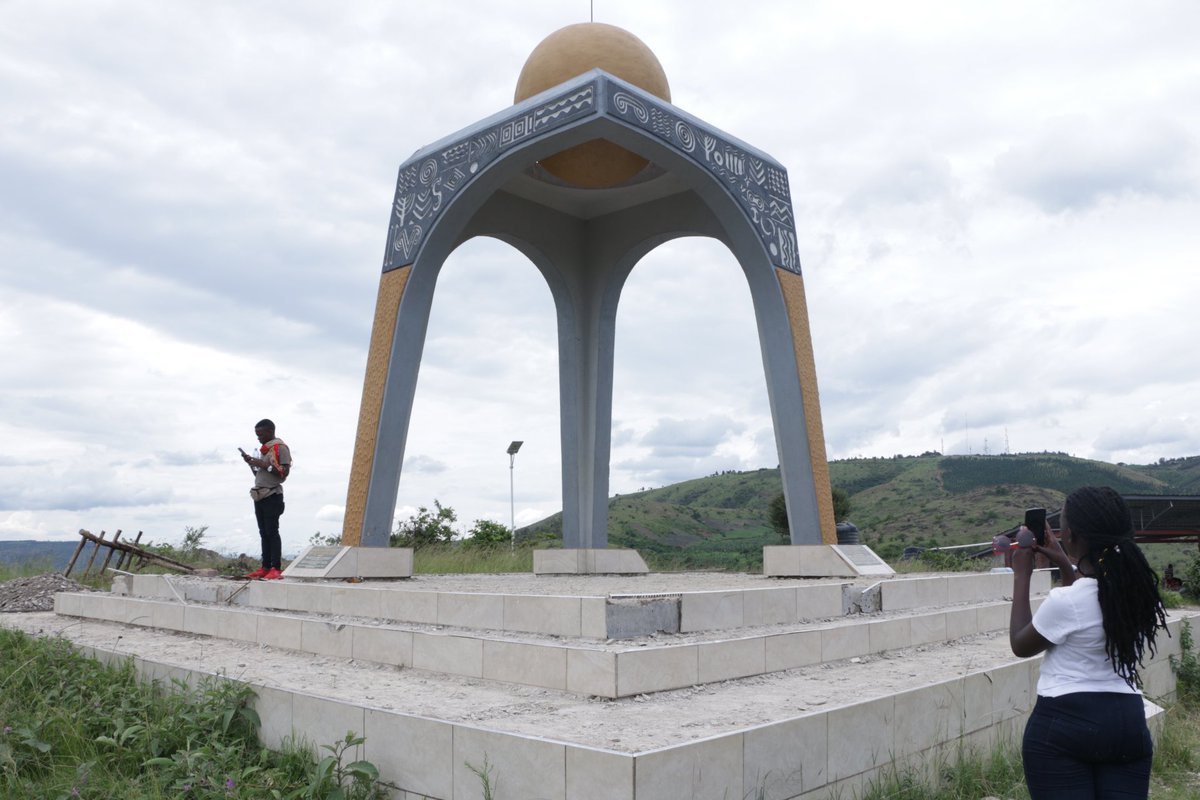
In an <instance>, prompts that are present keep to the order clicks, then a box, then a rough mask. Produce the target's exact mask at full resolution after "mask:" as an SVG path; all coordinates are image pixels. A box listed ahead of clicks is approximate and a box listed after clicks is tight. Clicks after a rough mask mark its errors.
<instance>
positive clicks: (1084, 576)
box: [1009, 486, 1169, 800]
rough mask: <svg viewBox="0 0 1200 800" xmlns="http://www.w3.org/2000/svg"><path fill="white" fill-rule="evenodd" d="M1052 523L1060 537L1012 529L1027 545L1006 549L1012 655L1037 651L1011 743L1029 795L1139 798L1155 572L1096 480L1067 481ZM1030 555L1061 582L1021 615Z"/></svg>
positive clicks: (1058, 799) (1148, 754)
mask: <svg viewBox="0 0 1200 800" xmlns="http://www.w3.org/2000/svg"><path fill="white" fill-rule="evenodd" d="M1059 521H1060V529H1061V531H1062V544H1060V543H1059V541H1058V539H1057V538H1056V537H1055V536H1054V534H1053V533H1052V532H1051V530H1050V526H1049V525H1047V526H1046V537H1045V544H1044V545H1038V544H1036V542H1029V540H1030V539H1032V537H1030V536H1029V535H1028V534H1027V533H1025V530H1024V529H1022V532H1021V534H1019V536H1018V541H1025V542H1026V543H1027V544H1028V546H1023V547H1019V548H1017V549H1016V550H1015V551H1014V553H1013V565H1012V566H1013V573H1014V575H1013V604H1012V618H1011V621H1010V624H1009V643H1010V644H1011V646H1012V651H1013V654H1014V655H1017V656H1021V657H1022V658H1027V657H1029V656H1034V655H1037V654H1038V653H1045V654H1046V656H1045V658H1044V659H1043V661H1042V669H1041V675H1040V677H1039V678H1038V686H1037V693H1038V697H1037V703H1036V705H1035V706H1034V709H1033V713H1032V714H1031V715H1030V717H1029V723H1028V725H1027V726H1026V727H1025V739H1024V742H1023V744H1022V748H1021V751H1022V756H1023V758H1024V762H1025V764H1024V765H1025V782H1026V784H1027V785H1028V786H1029V794H1030V796H1031V797H1032V798H1033V800H1041V799H1042V798H1055V800H1076V798H1078V799H1079V800H1085V799H1086V800H1093V798H1145V797H1147V795H1148V794H1149V791H1150V764H1151V759H1152V757H1153V751H1154V745H1153V743H1152V742H1151V740H1150V731H1149V730H1148V729H1147V727H1146V716H1145V711H1144V710H1143V706H1142V693H1141V689H1140V688H1139V687H1140V685H1141V678H1140V677H1139V675H1138V668H1139V667H1140V666H1141V665H1142V659H1143V657H1144V656H1145V655H1146V654H1147V653H1149V654H1150V655H1153V654H1154V651H1155V643H1154V638H1155V634H1156V632H1157V630H1158V628H1160V627H1161V628H1164V629H1165V628H1166V615H1165V612H1164V610H1163V604H1162V599H1161V598H1160V597H1159V594H1158V575H1156V574H1155V572H1154V570H1153V569H1151V568H1150V565H1149V564H1148V563H1146V557H1145V556H1144V555H1142V551H1141V550H1140V549H1139V548H1138V546H1137V544H1135V543H1134V540H1133V519H1132V517H1131V516H1130V514H1129V508H1128V506H1126V505H1125V501H1124V499H1122V497H1121V495H1119V494H1118V493H1117V492H1115V491H1114V490H1112V489H1110V488H1108V487H1107V486H1103V487H1100V486H1085V487H1083V488H1081V489H1076V490H1075V491H1074V492H1072V493H1071V494H1070V495H1068V496H1067V500H1066V502H1065V503H1064V504H1063V509H1062V514H1061V515H1060V519H1059ZM1063 545H1065V546H1066V550H1064V549H1063ZM1035 553H1042V554H1044V555H1045V556H1046V557H1047V558H1049V559H1050V562H1051V563H1052V564H1053V565H1054V566H1056V567H1058V569H1059V571H1060V572H1061V574H1062V586H1060V587H1057V588H1055V589H1051V590H1050V595H1049V596H1048V597H1047V598H1046V600H1045V601H1044V602H1043V603H1042V605H1041V607H1039V608H1038V611H1037V613H1036V614H1032V613H1031V612H1030V604H1029V583H1030V576H1031V574H1032V573H1033V559H1034V554H1035ZM1168 635H1169V634H1168Z"/></svg>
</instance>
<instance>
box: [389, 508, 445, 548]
mask: <svg viewBox="0 0 1200 800" xmlns="http://www.w3.org/2000/svg"><path fill="white" fill-rule="evenodd" d="M433 507H434V510H433V511H430V510H429V509H428V508H426V507H425V506H421V507H420V508H418V509H417V513H416V514H414V515H413V516H411V517H409V518H408V519H406V520H401V521H400V522H398V523H396V530H395V531H394V532H393V533H392V535H391V536H389V537H388V544H389V545H391V546H392V547H425V546H427V545H431V544H436V543H438V542H449V541H453V539H454V527H453V525H454V523H455V522H457V521H458V514H457V513H455V511H454V509H453V508H450V507H449V506H443V505H442V504H441V503H439V502H438V501H437V500H436V499H435V500H434V501H433Z"/></svg>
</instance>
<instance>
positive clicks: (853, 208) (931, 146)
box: [0, 0, 1200, 553]
mask: <svg viewBox="0 0 1200 800" xmlns="http://www.w3.org/2000/svg"><path fill="white" fill-rule="evenodd" d="M594 5H595V19H596V21H598V22H607V23H610V24H614V25H619V26H621V27H624V28H626V29H628V30H630V31H632V32H634V33H635V34H637V35H638V36H639V37H640V38H641V39H642V40H643V41H645V42H646V43H647V44H648V45H649V46H650V47H651V48H652V49H653V50H654V51H655V53H656V54H657V55H658V58H659V60H660V61H661V63H662V65H663V67H664V69H665V71H666V73H667V76H668V78H669V80H670V83H671V91H672V96H673V101H674V103H675V104H676V105H678V106H680V107H681V108H683V109H685V110H686V111H688V112H690V113H691V114H693V115H695V116H697V117H699V118H701V119H703V120H705V121H706V122H708V123H710V124H712V125H714V126H716V127H717V128H720V129H722V130H724V131H726V132H728V133H730V134H732V135H734V136H736V137H738V138H740V139H742V140H744V141H747V142H749V143H751V144H753V145H754V146H756V147H758V148H759V149H761V150H763V151H765V152H767V153H770V154H771V155H772V156H774V157H775V158H776V159H778V160H779V161H780V162H781V163H782V164H783V165H784V166H785V167H786V168H787V169H788V171H789V177H790V180H791V186H792V193H793V201H794V203H795V208H796V212H797V224H798V230H797V233H798V236H799V244H800V255H801V260H802V264H803V269H804V275H805V284H806V288H807V293H808V301H809V305H810V314H811V318H812V329H813V340H814V347H815V351H816V359H817V371H818V376H819V383H820V392H821V402H822V408H823V418H824V425H825V433H826V436H827V446H828V450H829V456H830V457H831V458H847V457H852V456H876V455H878V456H890V455H893V454H896V453H905V454H915V453H920V452H923V451H926V450H941V451H943V452H946V453H983V452H988V453H1000V452H1004V451H1005V450H1006V449H1007V450H1009V451H1011V452H1024V451H1031V450H1056V451H1064V452H1068V453H1072V454H1074V455H1078V456H1083V457H1088V458H1097V459H1103V460H1108V461H1114V462H1115V461H1127V462H1133V463H1147V462H1150V461H1155V460H1157V459H1159V458H1161V457H1174V456H1184V455H1196V454H1198V453H1200V411H1197V398H1200V347H1198V346H1197V332H1198V331H1200V323H1198V322H1197V301H1198V300H1200V269H1198V267H1200V263H1198V261H1200V144H1198V143H1200V48H1197V46H1196V41H1197V33H1198V32H1200V4H1196V3H1194V2H1191V0H1176V1H1172V0H1161V1H1160V0H1149V2H1137V3H1134V2H1109V1H1107V0H1104V1H1102V2H1095V1H1092V2H1055V3H1045V2H1040V1H1038V0H1035V1H1033V2H1020V1H1014V0H1005V1H1004V2H986V1H984V0H981V2H972V3H960V2H924V3H923V2H916V3H903V4H898V3H892V2H878V3H867V2H827V3H826V2H808V1H807V0H755V1H754V2H751V3H742V4H732V3H726V2H721V3H717V2H711V1H710V0H688V1H687V2H684V0H654V1H653V2H646V0H636V2H635V1H634V0H595V3H594ZM588 14H589V3H588V2H587V0H575V1H574V2H566V0H523V1H522V2H520V3H508V4H500V5H497V4H495V3H488V2H481V1H480V0H456V2H445V3H431V2H424V1H423V2H416V0H390V1H389V2H384V1H383V0H355V1H354V2H346V3H333V2H329V1H328V0H326V1H324V2H321V1H319V0H288V2H281V1H277V0H262V1H260V2H253V3H246V2H234V1H233V0H212V1H210V2H205V3H189V2H162V1H161V0H122V1H121V2H83V0H74V1H73V2H71V1H67V0H36V1H35V0H0V352H2V354H3V357H2V358H0V539H23V538H40V539H63V540H67V539H72V538H73V537H74V536H75V534H76V531H77V530H78V529H79V528H88V529H90V530H93V531H99V530H101V529H104V530H107V531H109V532H110V533H111V532H112V531H113V530H115V529H117V528H121V529H124V530H125V531H126V535H129V533H131V532H133V531H136V530H143V531H145V534H146V536H147V537H149V538H151V539H153V540H155V541H167V542H178V541H179V540H180V539H181V538H182V535H183V532H184V527H185V526H187V525H194V526H198V525H208V526H210V527H209V533H208V536H207V539H206V541H207V542H208V543H209V544H210V545H211V546H217V547H219V548H221V549H225V550H229V551H234V552H242V551H245V552H251V553H256V552H257V546H258V544H257V534H256V532H255V525H254V518H253V511H252V507H251V503H250V500H249V497H248V495H247V488H248V485H249V483H250V481H249V472H248V470H247V469H246V467H245V465H243V464H242V463H241V461H240V460H239V458H238V455H237V448H238V447H239V446H241V447H245V448H247V449H250V447H251V446H253V445H254V444H255V440H254V436H253V430H252V428H253V424H254V422H255V421H256V420H258V419H259V418H260V417H264V416H269V417H272V418H273V419H274V420H275V421H276V422H277V423H278V425H279V432H280V434H281V436H282V437H283V438H284V439H285V440H286V441H287V442H288V443H289V444H290V445H291V446H292V448H293V451H294V453H295V458H296V469H295V472H294V474H293V476H292V478H291V480H290V481H289V482H288V494H287V498H288V500H287V502H288V511H287V513H286V514H285V516H284V518H283V529H284V542H285V547H284V549H285V552H295V551H297V550H298V549H299V548H300V547H301V546H303V545H304V544H305V543H306V542H307V541H308V539H309V538H310V537H311V536H312V535H313V534H314V533H315V532H317V531H320V532H322V533H325V534H329V533H336V532H338V531H340V529H341V516H342V509H343V506H344V504H345V495H346V481H347V476H348V474H349V462H350V458H351V453H352V447H353V439H354V433H355V427H356V424H357V416H358V404H359V397H360V393H361V390H362V380H363V370H364V366H365V362H366V352H367V345H368V340H369V336H370V326H371V320H372V315H373V312H374V302H375V293H376V290H377V287H378V282H379V273H380V265H381V263H382V257H383V249H384V240H385V236H386V232H387V231H386V229H387V223H388V215H389V208H390V201H391V197H392V194H393V192H394V190H395V179H396V169H397V167H398V166H399V165H400V164H401V163H402V162H403V161H404V160H405V159H406V158H407V157H408V156H409V155H411V154H412V153H413V152H414V151H415V150H417V149H418V148H420V147H422V146H423V145H425V144H428V143H430V142H433V141H435V140H438V139H440V138H442V137H444V136H447V135H450V134H452V133H454V132H455V131H457V130H459V129H461V128H464V127H467V126H468V125H470V124H472V123H473V122H475V121H477V120H479V119H481V118H483V117H486V116H489V115H491V114H492V113H495V112H497V111H500V110H502V109H504V108H505V107H507V106H508V105H509V104H511V102H512V92H513V88H514V86H515V83H516V79H517V75H518V74H519V72H520V69H521V66H522V64H523V63H524V61H525V58H526V56H527V55H528V54H529V52H530V51H532V50H533V48H534V46H535V45H536V44H537V43H538V42H539V41H540V40H541V39H542V38H544V37H545V36H546V35H548V34H549V33H551V32H552V31H554V30H556V29H558V28H560V27H562V26H564V25H567V24H571V23H574V22H581V21H587V19H588ZM617 322H618V331H617V354H616V378H615V383H616V389H615V397H614V405H613V415H614V419H613V443H614V449H613V454H612V478H611V484H612V490H613V491H614V492H629V491H636V490H637V489H639V488H641V487H651V486H660V485H663V484H666V483H671V482H675V481H678V480H683V479H687V478H692V477H699V476H703V475H707V474H711V473H713V472H714V471H717V470H725V469H755V468H758V467H773V466H775V465H776V464H777V463H778V458H777V455H776V450H775V442H774V435H773V433H772V428H771V421H770V416H769V411H768V407H767V400H766V390H765V384H764V381H763V377H762V362H761V358H760V356H759V350H758V343H757V337H756V333H755V327H754V322H753V315H752V311H751V307H750V296H749V292H748V290H747V288H746V286H745V282H744V279H743V278H742V277H741V273H740V269H739V268H738V266H737V264H736V263H735V262H734V261H733V259H732V257H731V256H730V255H729V253H728V251H726V250H724V248H723V247H722V246H720V245H718V244H717V243H715V242H712V241H709V240H702V239H694V240H685V241H681V242H676V243H673V244H671V245H669V246H665V247H662V248H660V249H659V250H657V251H655V252H654V253H652V254H651V255H650V256H648V257H647V258H646V259H645V260H644V261H643V262H642V263H641V264H639V265H638V267H637V268H636V269H635V271H634V273H633V275H632V277H631V279H630V281H629V283H628V285H627V288H626V290H625V292H624V294H623V297H622V304H621V308H620V311H619V315H618V320H617ZM554 331H555V322H554V314H553V308H552V305H551V301H550V294H549V291H548V289H547V288H546V287H545V285H544V283H542V281H541V279H540V277H539V274H538V272H537V271H536V269H535V268H534V267H533V266H532V265H530V264H529V263H528V262H526V261H525V260H524V259H523V258H522V257H520V256H519V255H518V254H517V253H516V252H515V251H512V250H510V249H508V248H507V247H506V246H505V245H502V244H499V243H496V242H493V241H490V240H476V241H472V242H469V243H468V244H466V245H465V246H464V247H462V248H461V249H460V250H458V251H457V252H456V253H455V254H454V256H453V257H452V258H451V260H450V261H449V262H448V263H447V266H446V268H445V269H444V270H443V272H442V275H441V278H440V280H439V284H438V287H437V294H436V296H435V300H434V307H433V318H432V320H431V324H430V329H429V337H428V341H427V345H426V349H425V353H424V358H423V365H422V370H421V376H420V383H419V386H418V389H417V399H416V404H415V408H414V412H413V419H412V425H411V435H410V438H409V443H408V450H407V457H406V464H405V468H404V474H403V477H402V479H401V486H400V495H399V507H398V509H397V513H398V515H399V516H400V517H404V516H407V515H408V514H410V513H411V512H412V511H413V509H415V508H416V507H417V506H419V505H430V504H432V501H433V500H434V499H435V498H436V499H438V500H440V501H441V502H442V503H443V504H445V505H449V506H452V507H453V508H455V509H456V510H457V511H458V513H459V518H460V522H461V523H462V524H463V525H464V526H467V525H469V524H470V523H471V521H473V520H475V519H481V518H486V519H493V520H496V521H500V522H505V523H507V522H508V521H509V516H510V505H509V504H510V486H509V479H510V476H511V477H512V478H513V486H514V491H513V496H514V497H515V508H516V511H515V516H516V521H517V524H518V525H519V524H523V523H528V522H532V521H534V520H537V519H539V518H541V517H543V516H545V515H547V514H550V513H553V512H555V511H557V510H559V508H560V507H561V494H560V491H561V489H560V482H559V470H560V458H559V442H558V399H557V398H558V389H557V374H556V369H557V355H556V342H555V334H554ZM513 439H521V440H524V441H525V445H524V448H523V449H522V450H521V452H520V454H519V455H518V457H517V461H516V467H515V470H514V471H513V472H511V473H510V471H509V462H508V456H507V455H505V449H506V447H507V446H508V443H509V441H511V440H513Z"/></svg>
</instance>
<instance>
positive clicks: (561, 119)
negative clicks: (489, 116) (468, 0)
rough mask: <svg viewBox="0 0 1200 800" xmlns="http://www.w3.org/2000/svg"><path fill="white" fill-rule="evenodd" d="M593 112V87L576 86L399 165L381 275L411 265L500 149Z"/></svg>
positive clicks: (593, 85)
mask: <svg viewBox="0 0 1200 800" xmlns="http://www.w3.org/2000/svg"><path fill="white" fill-rule="evenodd" d="M595 110H596V83H595V82H592V83H588V84H585V85H583V86H577V87H575V88H574V89H572V90H571V91H569V92H566V93H564V94H562V95H560V96H558V97H556V98H554V99H553V100H550V101H548V102H546V103H543V104H542V105H540V106H537V107H536V108H533V109H527V110H523V111H521V112H520V113H519V114H517V115H516V116H513V117H510V118H508V119H506V120H504V121H502V122H500V123H498V124H496V125H493V126H492V127H491V128H489V129H487V130H485V131H481V132H474V133H472V134H470V135H469V136H466V137H464V138H463V139H461V140H460V141H458V142H455V143H454V144H452V145H450V146H449V147H447V148H446V149H444V150H442V151H441V152H439V153H436V154H424V155H421V156H420V157H419V158H414V159H412V160H410V161H407V162H405V164H404V165H403V166H401V167H400V175H399V177H398V178H397V179H396V199H395V200H394V201H393V203H392V220H391V224H390V225H389V226H388V240H387V250H386V253H385V255H384V259H383V269H384V272H387V271H388V270H391V269H395V268H396V267H402V266H405V265H406V264H411V263H412V262H413V261H414V260H415V259H416V256H417V253H418V251H419V250H420V248H421V245H423V244H424V241H425V239H424V237H425V234H426V233H428V231H429V229H430V228H431V227H432V225H433V222H434V220H435V219H436V218H437V216H438V214H440V213H441V212H442V210H443V209H444V208H445V207H446V206H447V205H448V204H449V203H450V201H451V200H452V199H453V198H454V196H455V195H456V194H458V192H459V191H461V190H462V188H463V187H464V186H466V185H467V184H468V183H469V182H470V181H471V179H472V178H473V177H474V176H475V175H477V174H478V173H479V172H480V170H482V169H483V168H484V167H486V166H487V165H488V164H490V163H491V162H493V161H495V160H496V159H497V158H499V157H500V156H501V155H502V154H503V153H504V151H505V150H506V149H508V148H510V147H512V146H513V145H515V144H518V143H520V142H522V141H524V140H525V139H528V138H529V137H531V136H535V135H540V134H543V133H546V132H547V131H551V130H554V129H555V128H557V127H560V126H562V125H565V124H566V123H568V122H572V121H574V120H576V119H578V118H579V117H581V116H586V115H587V114H592V113H594V112H595Z"/></svg>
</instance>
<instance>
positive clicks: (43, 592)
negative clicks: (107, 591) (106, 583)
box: [0, 572, 95, 612]
mask: <svg viewBox="0 0 1200 800" xmlns="http://www.w3.org/2000/svg"><path fill="white" fill-rule="evenodd" d="M92 591H95V589H92V588H90V587H88V586H84V585H83V584H81V583H78V582H76V581H73V580H71V579H70V578H65V577H63V576H62V575H61V574H59V573H57V572H47V573H46V574H45V575H35V576H33V577H32V578H15V579H13V580H11V581H6V582H4V583H0V612H16V611H53V610H54V595H55V594H56V593H57V592H92Z"/></svg>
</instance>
